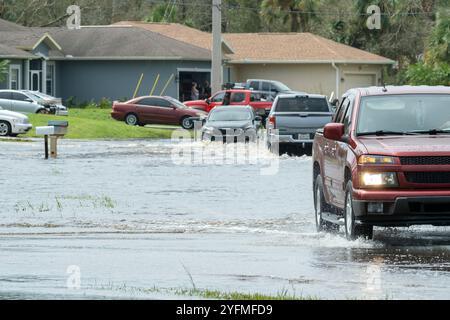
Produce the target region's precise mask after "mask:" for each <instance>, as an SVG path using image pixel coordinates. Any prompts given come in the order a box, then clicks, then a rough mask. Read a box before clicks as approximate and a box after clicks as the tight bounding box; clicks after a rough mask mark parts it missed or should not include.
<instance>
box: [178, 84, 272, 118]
mask: <svg viewBox="0 0 450 320" xmlns="http://www.w3.org/2000/svg"><path fill="white" fill-rule="evenodd" d="M272 103H273V100H272V98H271V96H270V95H267V94H265V93H263V92H257V91H251V90H225V91H220V92H218V93H216V94H215V95H213V96H212V97H211V98H209V99H206V100H196V101H187V102H185V103H184V104H185V105H186V106H188V107H191V108H194V109H199V110H202V111H206V112H208V113H209V112H210V111H211V110H212V109H214V108H215V107H217V106H222V105H223V106H233V105H236V106H251V107H252V108H253V109H254V110H255V112H256V113H257V114H258V115H261V116H266V115H267V114H268V113H269V112H270V109H271V108H272Z"/></svg>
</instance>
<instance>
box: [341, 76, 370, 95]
mask: <svg viewBox="0 0 450 320" xmlns="http://www.w3.org/2000/svg"><path fill="white" fill-rule="evenodd" d="M376 84H377V82H376V75H375V74H357V73H346V74H345V81H344V87H343V89H344V90H343V92H342V93H344V92H347V90H349V89H352V88H364V87H372V86H375V85H376Z"/></svg>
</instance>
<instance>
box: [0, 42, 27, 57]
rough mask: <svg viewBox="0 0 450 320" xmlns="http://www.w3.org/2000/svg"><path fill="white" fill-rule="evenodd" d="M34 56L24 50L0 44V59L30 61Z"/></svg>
mask: <svg viewBox="0 0 450 320" xmlns="http://www.w3.org/2000/svg"><path fill="white" fill-rule="evenodd" d="M32 58H35V56H34V55H33V54H31V53H28V52H26V51H24V50H20V49H16V48H14V47H9V46H6V45H4V44H0V59H32Z"/></svg>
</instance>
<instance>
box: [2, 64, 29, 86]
mask: <svg viewBox="0 0 450 320" xmlns="http://www.w3.org/2000/svg"><path fill="white" fill-rule="evenodd" d="M7 60H8V61H9V64H10V65H11V64H14V65H20V66H22V74H21V86H22V88H24V87H25V85H24V84H25V81H27V80H28V77H26V74H25V64H24V62H23V60H18V59H14V60H11V59H7ZM7 72H8V74H6V75H5V76H4V78H5V81H3V82H0V90H3V89H9V67H8V71H7Z"/></svg>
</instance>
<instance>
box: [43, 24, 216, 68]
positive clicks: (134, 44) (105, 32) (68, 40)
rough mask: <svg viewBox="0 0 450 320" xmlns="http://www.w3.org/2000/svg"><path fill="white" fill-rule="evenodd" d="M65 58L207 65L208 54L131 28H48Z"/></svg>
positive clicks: (197, 48) (178, 42) (161, 36)
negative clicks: (181, 61) (182, 62)
mask: <svg viewBox="0 0 450 320" xmlns="http://www.w3.org/2000/svg"><path fill="white" fill-rule="evenodd" d="M46 31H47V32H48V33H49V34H50V35H51V36H52V37H53V38H54V39H55V40H56V42H57V43H59V44H60V45H61V47H62V48H63V52H64V54H65V57H61V56H51V57H52V58H54V59H75V60H76V59H78V60H88V59H92V60H127V59H128V60H193V61H208V60H210V59H211V54H210V52H209V51H208V50H205V49H202V48H199V47H196V46H193V45H191V44H188V43H185V42H181V41H178V40H175V39H172V38H169V37H166V36H164V35H161V34H158V33H153V32H148V31H146V30H143V29H140V28H134V27H126V26H124V27H111V26H108V27H102V26H92V27H83V28H81V29H79V30H68V29H65V28H47V29H46Z"/></svg>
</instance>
